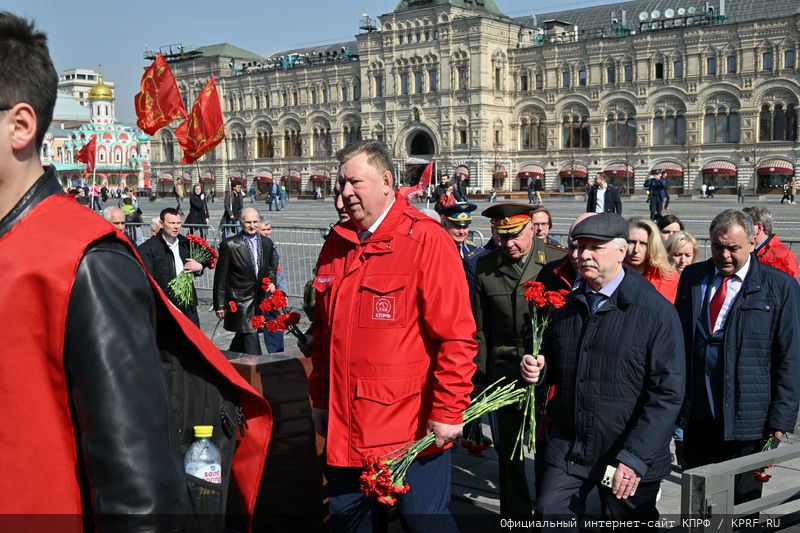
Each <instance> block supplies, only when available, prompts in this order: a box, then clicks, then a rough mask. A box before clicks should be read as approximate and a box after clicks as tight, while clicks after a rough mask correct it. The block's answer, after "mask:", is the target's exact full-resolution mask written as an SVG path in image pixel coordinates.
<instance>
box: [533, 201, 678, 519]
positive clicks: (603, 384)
mask: <svg viewBox="0 0 800 533" xmlns="http://www.w3.org/2000/svg"><path fill="white" fill-rule="evenodd" d="M627 237H628V228H627V224H626V223H625V220H624V219H623V218H622V217H620V216H619V215H617V214H614V213H599V214H597V215H595V216H593V217H590V218H587V219H585V220H583V221H582V222H580V223H578V224H577V225H576V226H575V228H574V229H573V230H572V234H571V238H572V245H573V246H574V247H575V248H576V249H577V258H578V267H579V274H580V277H581V279H582V280H583V281H582V282H581V284H580V285H579V286H578V287H577V288H576V289H575V290H574V291H573V292H572V293H570V294H569V295H568V296H567V298H566V304H565V305H564V306H563V307H562V308H560V309H556V310H555V311H553V312H552V314H551V315H550V324H549V326H548V327H547V329H546V330H545V332H544V337H543V339H542V344H541V350H540V351H539V353H537V354H533V355H525V356H524V357H523V358H522V362H521V364H520V369H521V375H522V378H523V379H524V380H525V381H527V382H529V383H538V384H540V385H544V386H549V385H551V384H554V385H555V394H554V396H553V398H552V399H551V400H550V402H549V403H548V406H547V411H548V416H549V417H550V420H551V425H550V427H549V431H548V434H547V439H546V444H545V446H544V448H543V449H542V450H538V451H537V454H538V457H537V460H543V461H544V462H545V464H544V467H543V469H542V478H541V480H540V485H539V489H540V491H539V498H538V499H537V502H536V514H537V516H540V517H541V518H543V519H548V518H556V517H557V518H558V519H567V520H568V519H570V518H571V517H578V518H580V517H582V516H583V514H584V512H585V498H586V495H587V494H588V493H589V491H590V489H591V488H593V487H594V486H597V487H598V488H599V491H600V498H601V500H602V501H603V505H604V507H605V508H606V511H607V514H608V517H609V518H614V519H628V518H630V519H641V520H656V519H657V518H658V511H657V509H656V497H657V494H658V491H659V487H660V485H661V480H662V479H663V478H664V477H666V476H667V475H669V473H670V471H671V465H670V454H669V442H670V438H671V436H672V429H673V427H674V425H675V419H676V418H677V415H678V411H679V409H680V406H681V402H682V401H683V393H684V386H685V383H684V380H685V361H684V350H683V336H682V334H681V329H680V323H679V321H678V315H677V312H676V311H675V308H674V307H673V306H672V305H670V303H669V302H668V301H667V300H666V299H665V298H664V297H662V296H661V295H660V294H659V293H658V292H657V291H656V290H655V289H654V288H653V287H652V285H650V284H649V283H648V282H647V281H646V280H645V279H644V278H642V277H641V276H640V275H638V274H637V273H636V272H634V271H633V270H630V269H628V267H627V266H623V264H622V262H623V259H624V258H625V254H626V252H627ZM608 467H613V468H615V469H616V470H615V471H613V473H612V471H611V470H608ZM607 472H608V478H609V479H610V484H611V486H610V487H609V486H605V485H603V484H601V481H602V480H603V478H604V477H605V476H606V475H607ZM576 531H577V529H576Z"/></svg>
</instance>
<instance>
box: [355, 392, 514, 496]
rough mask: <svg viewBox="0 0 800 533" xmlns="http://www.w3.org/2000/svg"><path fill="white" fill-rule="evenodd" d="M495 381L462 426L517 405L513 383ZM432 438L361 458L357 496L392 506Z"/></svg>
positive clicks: (405, 489)
mask: <svg viewBox="0 0 800 533" xmlns="http://www.w3.org/2000/svg"><path fill="white" fill-rule="evenodd" d="M502 381H503V379H502V378H501V379H499V380H497V381H496V382H494V383H492V384H491V385H490V386H489V387H487V388H486V390H484V391H483V392H482V393H481V394H479V395H478V396H476V397H475V399H473V400H472V403H470V406H469V407H467V409H466V410H465V411H464V415H463V421H464V424H467V423H469V422H472V421H473V420H478V419H479V418H480V417H481V416H483V415H485V414H486V413H490V412H492V411H496V410H497V409H500V408H501V407H505V406H507V405H512V404H515V403H518V402H519V401H520V398H521V397H522V395H523V394H524V392H525V389H521V388H519V387H517V386H516V384H514V383H508V384H506V385H502V386H501V385H500V383H501V382H502ZM435 440H436V436H435V435H434V434H433V432H430V433H428V434H427V435H425V436H424V437H422V438H421V439H419V440H418V441H415V442H412V443H410V444H406V445H405V446H403V447H402V448H398V449H397V450H394V451H392V452H389V453H388V454H386V455H384V456H382V457H377V456H376V455H374V454H371V453H364V454H362V455H361V465H362V468H363V471H362V472H361V478H360V479H361V492H363V493H364V494H366V495H367V497H368V498H370V499H372V500H376V501H378V502H380V503H383V504H385V505H394V503H395V502H396V501H397V496H398V495H400V494H405V493H406V492H408V490H409V488H410V487H409V486H408V483H406V482H405V477H406V471H407V470H408V467H410V466H411V463H412V462H414V459H416V458H417V456H418V455H419V454H420V453H421V452H422V451H423V450H424V449H425V448H427V447H428V446H430V445H431V444H433V442H434V441H435Z"/></svg>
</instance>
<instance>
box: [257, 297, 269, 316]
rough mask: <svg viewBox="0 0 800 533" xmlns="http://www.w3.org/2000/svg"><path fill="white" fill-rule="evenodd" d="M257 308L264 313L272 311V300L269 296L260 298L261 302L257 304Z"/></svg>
mask: <svg viewBox="0 0 800 533" xmlns="http://www.w3.org/2000/svg"><path fill="white" fill-rule="evenodd" d="M258 308H259V309H261V311H263V312H264V313H269V312H270V311H272V302H271V301H270V299H269V298H264V299H263V300H261V303H260V304H258Z"/></svg>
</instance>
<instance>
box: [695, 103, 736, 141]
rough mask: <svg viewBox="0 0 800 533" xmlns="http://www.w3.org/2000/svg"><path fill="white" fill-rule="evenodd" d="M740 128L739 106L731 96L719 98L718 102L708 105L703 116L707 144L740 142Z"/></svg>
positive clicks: (704, 135)
mask: <svg viewBox="0 0 800 533" xmlns="http://www.w3.org/2000/svg"><path fill="white" fill-rule="evenodd" d="M728 104H731V105H730V106H729V105H728ZM739 130H740V127H739V108H738V107H737V106H736V105H735V104H733V103H732V101H731V100H730V99H729V98H725V97H722V98H719V99H718V100H717V102H716V103H712V104H710V105H708V106H706V112H705V116H704V117H703V137H704V142H705V144H719V143H738V142H739Z"/></svg>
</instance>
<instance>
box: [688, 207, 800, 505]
mask: <svg viewBox="0 0 800 533" xmlns="http://www.w3.org/2000/svg"><path fill="white" fill-rule="evenodd" d="M709 233H710V236H711V259H709V260H707V261H703V262H702V263H695V264H694V265H690V266H688V267H687V268H686V270H684V271H683V274H682V275H681V281H680V285H678V295H677V299H676V301H675V306H676V308H677V310H678V314H679V315H680V319H681V326H682V328H683V336H684V343H685V348H686V355H687V365H686V370H687V389H686V400H685V402H684V405H683V409H682V411H681V416H680V418H679V420H678V425H680V426H682V427H684V428H685V429H684V456H685V458H686V462H687V463H688V466H689V468H694V467H697V466H702V465H706V464H710V463H718V462H722V461H726V460H728V459H733V458H735V457H742V456H745V455H749V454H752V453H757V452H760V451H761V450H762V448H763V447H764V445H765V441H766V440H767V439H769V438H770V437H774V438H775V439H777V440H780V438H781V437H782V436H783V434H784V433H786V432H791V431H793V430H794V426H795V422H796V420H797V410H798V403H800V359H798V356H797V355H798V354H799V353H800V337H798V335H797V332H796V327H797V324H798V323H800V287H799V286H798V284H797V281H795V280H794V279H792V277H791V276H789V275H787V274H785V273H783V272H780V271H778V270H776V269H774V268H772V267H769V266H767V265H764V264H763V263H760V262H759V261H758V259H756V257H755V255H753V249H754V247H755V234H754V229H753V222H752V220H751V219H750V217H749V216H748V215H747V214H745V213H743V212H741V211H736V210H734V209H728V210H725V211H723V212H721V213H720V214H718V215H717V216H716V217H714V220H713V221H712V222H711V227H710V229H709ZM761 488H762V484H761V483H760V482H759V481H758V480H757V479H755V477H754V476H753V472H745V473H743V474H740V475H737V476H736V481H735V487H734V490H735V493H734V503H736V504H739V503H743V502H746V501H750V500H753V499H756V498H758V497H759V496H760V495H761Z"/></svg>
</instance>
